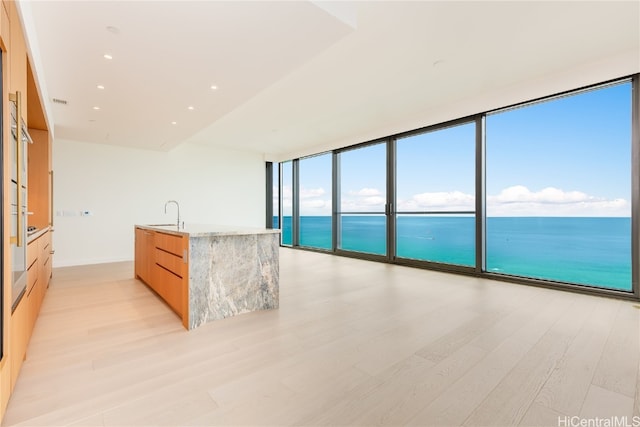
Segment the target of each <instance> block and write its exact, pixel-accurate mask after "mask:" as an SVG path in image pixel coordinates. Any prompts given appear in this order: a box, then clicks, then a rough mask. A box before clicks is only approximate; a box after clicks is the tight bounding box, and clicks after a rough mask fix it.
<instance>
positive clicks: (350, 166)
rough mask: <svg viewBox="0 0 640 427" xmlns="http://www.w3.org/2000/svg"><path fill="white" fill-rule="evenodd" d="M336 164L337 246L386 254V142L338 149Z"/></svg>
mask: <svg viewBox="0 0 640 427" xmlns="http://www.w3.org/2000/svg"><path fill="white" fill-rule="evenodd" d="M337 164H338V174H337V180H338V188H339V207H338V209H337V237H338V241H337V248H338V249H340V250H344V251H354V252H362V253H366V254H374V255H386V253H387V216H386V214H385V213H386V203H387V144H386V143H383V142H382V143H376V144H371V145H366V146H363V147H358V148H354V149H350V150H345V151H341V152H339V153H338V154H337Z"/></svg>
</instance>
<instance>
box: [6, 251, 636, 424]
mask: <svg viewBox="0 0 640 427" xmlns="http://www.w3.org/2000/svg"><path fill="white" fill-rule="evenodd" d="M280 254H281V272H280V274H281V284H280V309H278V310H273V311H264V312H256V313H250V314H245V315H241V316H237V317H234V318H229V319H224V320H221V321H217V322H214V323H210V324H207V325H204V326H202V327H200V328H198V329H196V330H193V331H190V332H187V331H186V330H184V329H183V328H182V325H181V323H180V319H179V318H178V317H177V316H176V315H175V314H173V312H172V311H171V310H170V309H169V308H168V307H167V306H166V305H165V304H164V303H163V302H162V301H161V300H160V299H159V298H158V297H157V296H156V295H155V294H153V293H152V292H151V291H150V290H149V289H148V288H147V287H146V286H145V285H143V284H142V283H141V282H139V281H137V280H135V279H133V263H116V264H102V265H94V266H81V267H69V268H61V269H56V270H55V271H54V278H53V280H52V283H51V285H50V289H49V291H48V293H47V295H46V297H45V300H44V303H43V306H42V312H41V315H40V318H39V319H38V322H37V324H36V327H35V330H34V334H33V338H32V340H31V343H30V345H29V348H28V355H27V360H26V361H25V363H24V365H23V368H22V372H21V374H20V377H19V379H18V382H17V385H16V388H15V392H14V394H13V396H12V397H11V400H10V402H9V407H8V409H7V413H6V416H5V418H4V420H3V425H5V426H9V425H23V426H67V425H69V426H125V425H126V426H135V425H171V426H173V425H181V426H204V425H277V426H280V425H367V426H369V425H423V426H454V425H467V426H480V425H500V426H512V425H513V426H515V425H525V426H533V425H535V426H558V425H559V417H560V418H561V419H565V417H573V416H577V417H583V418H590V417H591V418H593V417H600V418H611V417H618V419H623V418H622V417H626V420H627V421H628V422H629V423H631V422H632V421H633V418H632V417H633V416H637V417H639V418H638V420H639V421H640V412H639V411H640V410H639V408H640V386H639V382H640V370H639V365H640V341H639V338H640V310H639V309H638V308H637V307H636V306H637V304H634V303H630V302H625V301H620V300H615V299H608V298H600V297H593V296H587V295H579V294H573V293H568V292H561V291H554V290H548V289H539V288H533V287H527V286H519V285H514V284H509V283H502V282H493V281H489V280H484V279H477V278H472V277H465V276H458V275H451V274H445V273H437V272H430V271H425V270H419V269H412V268H407V267H400V266H391V265H386V264H380V263H373V262H367V261H361V260H355V259H349V258H341V257H335V256H330V255H324V254H319V253H313V252H305V251H298V250H291V249H284V248H283V249H281V251H280ZM565 425H568V424H565Z"/></svg>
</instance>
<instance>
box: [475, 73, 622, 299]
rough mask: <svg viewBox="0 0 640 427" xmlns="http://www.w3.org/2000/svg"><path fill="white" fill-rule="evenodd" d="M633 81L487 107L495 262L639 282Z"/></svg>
mask: <svg viewBox="0 0 640 427" xmlns="http://www.w3.org/2000/svg"><path fill="white" fill-rule="evenodd" d="M631 116H632V115H631V83H630V82H624V83H618V84H614V85H607V86H605V87H601V88H595V89H591V90H587V91H583V92H580V93H576V94H570V95H568V96H562V97H558V98H554V99H552V100H548V101H544V102H539V103H534V104H530V105H526V106H523V107H520V108H515V109H509V110H506V111H502V112H496V113H494V114H489V115H487V118H486V150H487V154H486V171H487V172H486V173H487V201H486V203H487V219H486V227H487V245H486V246H487V248H486V249H487V252H486V260H487V261H486V263H487V266H486V268H487V271H489V272H497V273H500V274H507V275H515V276H524V277H531V278H537V279H547V280H554V281H559V282H569V283H575V284H582V285H590V286H596V287H602V288H608V289H618V290H625V291H630V290H631Z"/></svg>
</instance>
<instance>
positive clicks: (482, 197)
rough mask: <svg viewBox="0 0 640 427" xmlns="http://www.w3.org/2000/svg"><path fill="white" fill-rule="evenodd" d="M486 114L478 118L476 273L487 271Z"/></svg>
mask: <svg viewBox="0 0 640 427" xmlns="http://www.w3.org/2000/svg"><path fill="white" fill-rule="evenodd" d="M485 141H486V138H485V115H484V114H483V115H480V116H478V117H477V118H476V266H475V269H476V273H482V272H483V271H486V267H487V265H486V259H487V257H486V249H487V245H486V236H487V233H486V231H487V221H486V220H487V218H486V213H487V210H486V206H487V204H486V194H487V192H486V179H485V176H486V173H485V171H486V155H485V153H486V144H485Z"/></svg>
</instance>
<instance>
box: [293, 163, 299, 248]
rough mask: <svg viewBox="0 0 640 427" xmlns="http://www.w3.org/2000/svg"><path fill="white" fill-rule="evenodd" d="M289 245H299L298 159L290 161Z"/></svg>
mask: <svg viewBox="0 0 640 427" xmlns="http://www.w3.org/2000/svg"><path fill="white" fill-rule="evenodd" d="M292 167H293V170H292V181H293V183H292V189H291V193H292V194H291V196H292V205H293V206H292V207H291V209H292V212H291V246H294V247H295V246H300V160H299V159H294V160H293V161H292Z"/></svg>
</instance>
